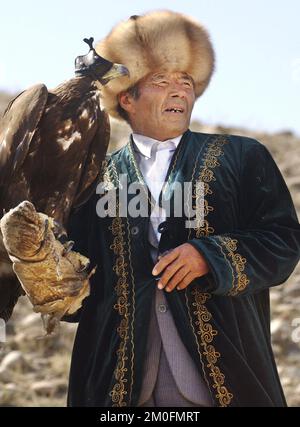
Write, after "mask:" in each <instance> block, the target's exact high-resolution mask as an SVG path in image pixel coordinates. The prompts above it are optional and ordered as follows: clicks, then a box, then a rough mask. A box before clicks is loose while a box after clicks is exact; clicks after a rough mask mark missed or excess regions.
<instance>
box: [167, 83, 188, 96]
mask: <svg viewBox="0 0 300 427" xmlns="http://www.w3.org/2000/svg"><path fill="white" fill-rule="evenodd" d="M170 95H171V96H172V98H177V97H179V98H184V97H185V96H186V93H185V90H184V88H183V87H182V86H181V85H179V84H176V83H174V84H173V85H172V87H171V90H170Z"/></svg>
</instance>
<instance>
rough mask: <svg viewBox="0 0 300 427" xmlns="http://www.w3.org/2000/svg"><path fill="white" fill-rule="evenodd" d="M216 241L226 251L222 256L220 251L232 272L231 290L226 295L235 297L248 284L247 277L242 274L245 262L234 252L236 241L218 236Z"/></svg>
mask: <svg viewBox="0 0 300 427" xmlns="http://www.w3.org/2000/svg"><path fill="white" fill-rule="evenodd" d="M217 239H218V240H219V242H220V243H221V245H222V247H221V249H222V248H223V247H224V248H225V250H226V251H227V253H226V254H224V251H223V250H222V253H223V255H224V257H225V259H226V260H227V261H228V263H229V265H230V267H231V271H232V288H231V290H230V292H229V293H228V295H230V296H235V295H237V294H238V293H239V292H242V291H243V290H244V289H245V288H246V287H247V285H248V284H249V283H250V280H249V279H248V276H247V275H246V274H245V273H243V271H244V270H245V264H246V262H247V260H246V258H244V257H242V255H241V254H239V253H237V252H236V251H237V243H238V241H237V240H235V239H231V238H230V237H228V236H218V237H217Z"/></svg>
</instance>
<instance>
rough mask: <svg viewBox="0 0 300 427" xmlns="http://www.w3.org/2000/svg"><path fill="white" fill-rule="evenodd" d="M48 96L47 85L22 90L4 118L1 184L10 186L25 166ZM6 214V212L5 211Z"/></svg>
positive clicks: (0, 137) (0, 134)
mask: <svg viewBox="0 0 300 427" xmlns="http://www.w3.org/2000/svg"><path fill="white" fill-rule="evenodd" d="M47 98H48V90H47V87H46V86H45V85H43V84H38V85H35V86H32V87H31V88H29V89H27V90H25V91H24V92H21V93H20V94H19V95H18V96H17V97H16V98H15V99H13V100H12V101H11V102H10V103H9V105H8V107H7V108H6V110H5V112H4V115H3V117H2V118H1V121H0V185H1V186H3V185H7V184H8V183H9V179H10V177H11V176H12V174H13V173H14V174H15V173H16V171H17V170H18V168H19V167H20V166H21V165H22V163H23V161H24V159H25V157H26V155H27V152H28V148H29V146H30V142H31V140H32V137H33V135H34V133H35V130H36V127H37V125H38V123H39V121H40V118H41V116H42V114H43V112H44V108H45V105H46V102H47ZM1 214H2V212H1Z"/></svg>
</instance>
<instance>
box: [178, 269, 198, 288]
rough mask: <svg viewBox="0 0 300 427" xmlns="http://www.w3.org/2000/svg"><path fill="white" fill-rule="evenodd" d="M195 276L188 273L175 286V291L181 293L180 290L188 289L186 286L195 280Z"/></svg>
mask: <svg viewBox="0 0 300 427" xmlns="http://www.w3.org/2000/svg"><path fill="white" fill-rule="evenodd" d="M195 278H196V277H195V275H194V274H193V273H191V272H190V273H188V274H187V275H186V276H185V277H184V278H183V279H182V281H181V282H180V283H179V284H178V285H177V290H178V291H181V290H182V289H185V288H187V287H188V285H189V284H190V283H191V282H192V281H193V280H194V279H195Z"/></svg>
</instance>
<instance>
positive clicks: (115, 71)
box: [100, 64, 129, 85]
mask: <svg viewBox="0 0 300 427" xmlns="http://www.w3.org/2000/svg"><path fill="white" fill-rule="evenodd" d="M122 76H128V77H129V71H128V68H126V67H125V65H122V64H113V66H112V67H111V68H110V69H109V70H108V71H107V73H106V74H104V76H102V77H101V80H100V81H101V83H102V84H103V85H105V84H106V83H108V82H109V81H110V80H113V79H116V78H117V77H122Z"/></svg>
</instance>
